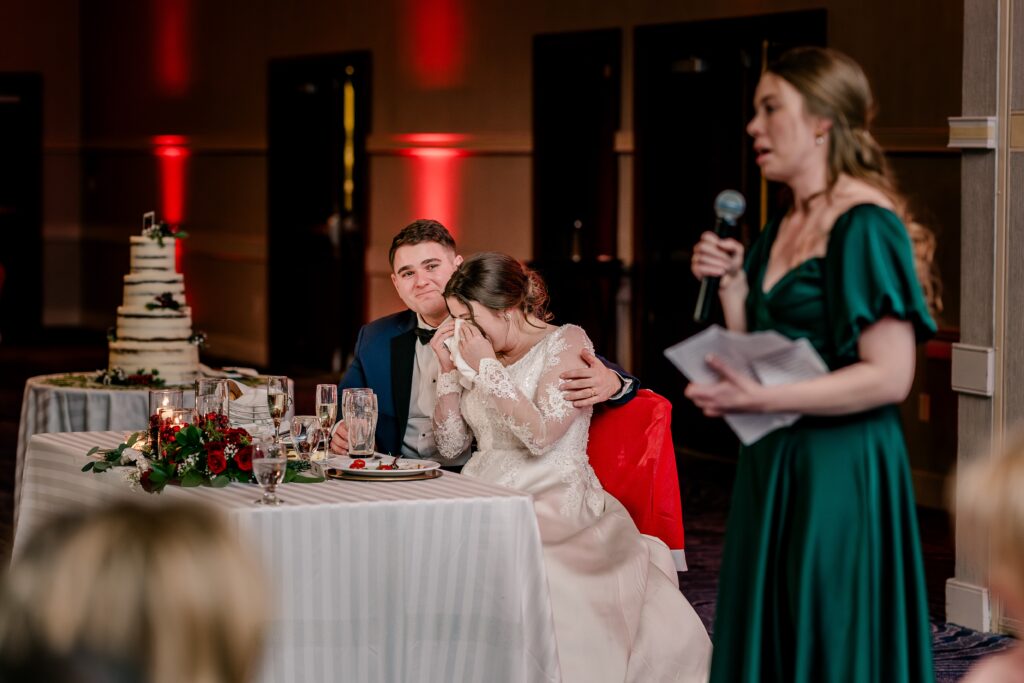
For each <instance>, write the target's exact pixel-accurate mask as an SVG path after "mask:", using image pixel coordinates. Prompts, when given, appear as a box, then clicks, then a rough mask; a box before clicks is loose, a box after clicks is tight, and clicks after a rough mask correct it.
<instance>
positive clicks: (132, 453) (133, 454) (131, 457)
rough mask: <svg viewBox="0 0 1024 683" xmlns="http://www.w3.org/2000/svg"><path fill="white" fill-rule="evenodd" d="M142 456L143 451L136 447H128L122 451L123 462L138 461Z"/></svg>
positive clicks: (123, 463) (124, 463)
mask: <svg viewBox="0 0 1024 683" xmlns="http://www.w3.org/2000/svg"><path fill="white" fill-rule="evenodd" d="M141 457H142V452H141V451H137V450H135V449H134V448H126V449H124V450H123V451H121V464H122V465H127V464H129V463H133V462H138V460H139V458H141Z"/></svg>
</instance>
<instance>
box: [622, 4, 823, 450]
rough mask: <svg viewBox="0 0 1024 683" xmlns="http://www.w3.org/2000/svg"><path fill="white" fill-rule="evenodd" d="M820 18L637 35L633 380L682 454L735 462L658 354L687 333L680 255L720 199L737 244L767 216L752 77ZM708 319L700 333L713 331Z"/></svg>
mask: <svg viewBox="0 0 1024 683" xmlns="http://www.w3.org/2000/svg"><path fill="white" fill-rule="evenodd" d="M826 18H827V17H826V12H825V10H811V11H805V12H787V13H783V14H772V15H764V16H755V17H743V18H739V19H721V20H713V21H695V22H686V23H680V24H670V25H662V26H647V27H638V28H637V29H636V32H635V49H636V53H635V60H634V66H635V75H634V84H635V86H634V129H635V154H636V156H635V172H634V180H635V187H634V197H635V204H634V210H635V215H634V228H633V229H634V245H635V268H634V274H635V277H634V291H633V295H634V302H633V303H634V306H633V311H634V319H633V338H634V358H633V366H634V369H635V370H636V374H637V375H638V376H639V377H640V378H641V379H642V380H643V381H644V383H645V384H646V385H647V386H649V387H650V388H651V389H654V390H655V391H657V392H658V393H660V394H662V395H664V396H665V397H667V398H668V399H669V400H670V401H672V404H673V406H674V411H673V431H674V433H675V434H676V435H677V438H678V439H679V441H680V442H681V443H684V444H685V445H686V446H687V447H688V448H692V449H694V450H698V451H702V452H705V453H714V454H723V455H728V454H730V453H735V450H736V443H737V442H736V441H735V439H734V437H733V436H732V433H731V432H730V431H729V429H728V428H727V427H726V426H725V425H724V423H723V422H722V421H721V420H708V419H706V418H704V417H703V415H702V414H701V413H700V411H699V410H697V409H696V408H695V407H694V406H693V404H692V403H690V401H688V400H687V399H686V398H685V396H684V395H683V389H684V388H685V385H686V380H685V378H684V377H683V376H682V375H681V374H680V373H679V372H678V371H677V370H676V369H675V367H674V366H672V365H671V363H669V362H668V361H667V360H666V359H665V357H664V355H663V351H664V349H665V348H666V347H668V346H671V345H672V344H675V343H676V342H679V341H681V340H682V339H685V338H686V337H689V336H691V335H693V334H695V333H696V332H699V331H700V329H701V328H702V327H703V325H698V324H697V323H695V322H694V321H693V310H694V306H695V304H696V299H697V293H698V289H699V283H698V282H697V280H695V279H694V278H693V276H692V275H691V273H690V256H691V249H692V247H693V245H694V243H695V242H696V241H697V239H698V238H699V237H700V234H701V233H702V232H703V231H705V230H708V229H709V227H710V226H712V225H713V224H714V219H715V216H714V211H713V204H714V200H715V196H716V195H717V194H718V193H719V192H720V191H722V190H723V189H726V188H732V189H736V190H739V191H740V192H741V193H743V195H744V197H746V200H747V211H746V214H745V215H744V216H743V218H742V219H741V221H740V225H739V226H738V228H739V229H738V234H737V235H736V236H737V237H739V238H741V239H743V241H744V242H745V243H749V238H750V237H751V236H752V235H755V234H756V233H757V231H758V230H759V229H760V226H761V225H762V224H763V222H764V217H765V216H767V215H771V214H772V212H773V211H774V210H775V209H776V207H777V206H778V204H779V198H778V196H777V195H778V189H777V188H774V187H772V186H771V185H767V186H766V185H764V184H763V183H762V181H761V176H760V172H759V169H758V168H757V165H756V163H755V160H754V156H753V154H752V153H751V151H752V150H751V147H750V140H749V137H748V136H747V134H746V131H745V127H746V124H747V122H748V121H749V120H750V118H751V116H752V115H753V102H752V100H753V95H754V89H755V88H756V87H757V81H758V79H759V77H760V74H761V71H762V68H763V65H764V64H766V63H767V62H770V61H771V60H772V59H774V58H775V57H776V56H777V55H778V54H780V53H781V52H783V51H784V50H786V49H788V48H790V47H794V46H797V45H825V42H826ZM718 308H719V307H717V306H716V307H715V309H716V310H715V312H714V313H713V315H712V320H711V322H717V323H719V324H721V323H722V318H721V311H720V310H718Z"/></svg>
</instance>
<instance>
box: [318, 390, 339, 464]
mask: <svg viewBox="0 0 1024 683" xmlns="http://www.w3.org/2000/svg"><path fill="white" fill-rule="evenodd" d="M316 416H317V417H319V418H320V428H321V432H320V433H321V435H322V437H323V441H324V460H327V458H329V457H330V452H329V451H330V447H331V428H332V427H333V426H334V421H335V420H336V419H337V418H338V385H336V384H317V385H316Z"/></svg>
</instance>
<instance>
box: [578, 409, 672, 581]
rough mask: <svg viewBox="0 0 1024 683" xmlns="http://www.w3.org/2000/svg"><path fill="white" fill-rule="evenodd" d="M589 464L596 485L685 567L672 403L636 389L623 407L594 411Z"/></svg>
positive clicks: (642, 530) (591, 425)
mask: <svg viewBox="0 0 1024 683" xmlns="http://www.w3.org/2000/svg"><path fill="white" fill-rule="evenodd" d="M587 453H588V455H589V456H590V464H591V466H592V467H593V468H594V472H595V473H596V474H597V478H598V479H599V480H600V481H601V485H602V486H604V488H605V490H606V491H608V493H610V494H611V495H613V496H615V498H617V499H618V500H619V502H621V503H622V504H623V506H625V508H626V509H627V510H628V511H629V514H630V515H631V516H632V517H633V521H634V522H635V523H636V526H637V528H638V529H640V531H641V532H642V533H645V534H648V535H650V536H656V537H658V538H660V539H661V540H662V541H664V542H665V544H666V545H668V547H669V548H670V549H671V550H672V551H673V552H672V554H673V555H674V556H675V558H676V565H677V566H679V567H680V568H684V567H685V561H683V559H682V558H683V554H682V552H681V551H682V550H683V548H684V547H685V543H684V536H683V507H682V499H681V498H680V495H679V474H678V471H677V470H676V454H675V448H674V447H673V445H672V404H671V403H669V401H668V399H666V398H665V397H663V396H659V395H658V394H656V393H654V392H653V391H650V390H649V389H641V390H640V391H639V392H638V393H637V395H636V398H634V399H633V400H632V401H630V402H629V403H627V404H626V405H624V406H620V407H617V408H604V409H598V410H597V411H595V412H594V418H593V421H592V422H591V424H590V442H589V444H588V446H587Z"/></svg>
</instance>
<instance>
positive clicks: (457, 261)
mask: <svg viewBox="0 0 1024 683" xmlns="http://www.w3.org/2000/svg"><path fill="white" fill-rule="evenodd" d="M452 263H454V264H455V267H456V268H458V267H459V266H461V265H462V254H456V255H455V260H454V261H452Z"/></svg>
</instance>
